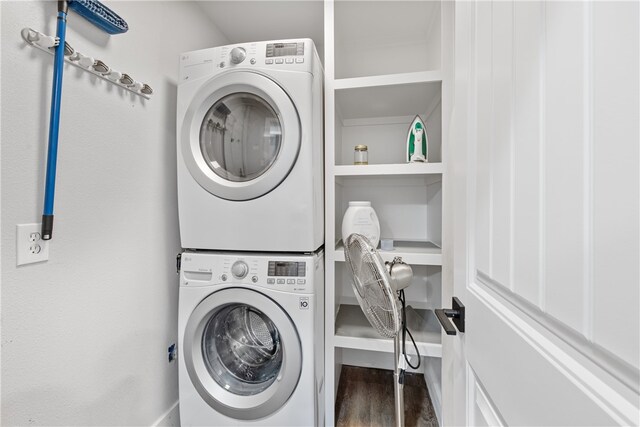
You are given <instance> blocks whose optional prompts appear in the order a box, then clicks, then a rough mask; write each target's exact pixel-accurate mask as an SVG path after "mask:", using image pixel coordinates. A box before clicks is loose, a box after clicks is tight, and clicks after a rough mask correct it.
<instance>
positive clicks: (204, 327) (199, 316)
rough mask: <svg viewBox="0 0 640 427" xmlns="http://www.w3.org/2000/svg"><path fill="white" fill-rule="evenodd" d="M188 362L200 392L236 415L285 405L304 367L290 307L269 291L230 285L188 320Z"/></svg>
mask: <svg viewBox="0 0 640 427" xmlns="http://www.w3.org/2000/svg"><path fill="white" fill-rule="evenodd" d="M182 346H183V348H184V362H185V366H186V368H187V372H188V374H189V378H190V379H191V383H192V384H193V385H194V387H195V389H196V390H197V392H198V394H199V395H200V397H202V399H203V400H204V401H205V402H207V403H208V404H209V405H210V406H211V407H212V408H214V409H215V410H216V411H218V412H220V413H222V414H224V415H227V416H229V417H231V418H235V419H240V420H254V419H258V418H262V417H265V416H267V415H269V414H271V413H272V412H274V411H276V410H278V409H280V408H281V407H282V405H284V404H285V403H286V402H287V400H289V398H290V397H291V395H292V394H293V392H294V390H295V389H296V387H297V385H298V381H299V379H300V374H301V372H302V347H301V344H300V337H299V336H298V331H297V330H296V327H295V325H294V324H293V322H292V321H291V318H290V317H289V316H288V315H287V313H286V312H285V311H284V310H283V309H282V307H280V305H278V304H277V303H276V302H275V301H274V300H272V299H271V298H269V297H267V296H266V295H264V294H262V293H260V292H257V291H253V290H250V289H246V288H226V289H223V290H221V291H218V292H214V293H212V294H211V295H209V296H208V297H207V298H205V299H204V300H202V301H201V302H200V304H198V306H197V307H196V308H195V309H194V310H193V312H192V313H191V316H190V317H189V321H188V322H187V325H186V328H185V333H184V339H183V342H182Z"/></svg>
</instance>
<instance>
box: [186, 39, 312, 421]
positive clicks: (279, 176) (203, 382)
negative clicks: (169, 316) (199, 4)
mask: <svg viewBox="0 0 640 427" xmlns="http://www.w3.org/2000/svg"><path fill="white" fill-rule="evenodd" d="M322 85H323V74H322V67H321V63H320V60H319V58H318V55H317V53H316V50H315V47H314V45H313V42H312V41H311V40H310V39H301V40H284V41H274V42H257V43H243V44H238V45H232V46H223V47H217V48H212V49H206V50H200V51H195V52H188V53H184V54H182V55H181V57H180V83H179V85H178V106H177V120H178V123H177V132H178V135H177V141H178V147H177V157H178V208H179V220H180V237H181V242H182V247H183V248H184V252H183V253H182V255H181V267H180V293H179V325H178V328H179V329H178V333H179V345H178V349H179V386H180V390H179V391H180V420H181V424H182V425H183V426H193V425H198V426H203V425H210V426H223V425H224V426H227V425H278V426H285V425H295V426H306V425H309V426H311V425H322V424H323V423H324V418H323V414H324V400H323V395H324V393H323V384H324V326H323V325H324V321H323V313H324V261H323V244H324V203H323V200H324V191H323V122H322V117H323V116H322V114H323V111H322V108H323V105H322Z"/></svg>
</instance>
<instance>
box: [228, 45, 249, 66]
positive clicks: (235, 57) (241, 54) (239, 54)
mask: <svg viewBox="0 0 640 427" xmlns="http://www.w3.org/2000/svg"><path fill="white" fill-rule="evenodd" d="M246 57H247V51H246V50H244V48H241V47H234V48H233V49H231V63H232V64H239V63H241V62H242V61H244V59H245V58H246Z"/></svg>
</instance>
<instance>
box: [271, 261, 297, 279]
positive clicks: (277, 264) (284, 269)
mask: <svg viewBox="0 0 640 427" xmlns="http://www.w3.org/2000/svg"><path fill="white" fill-rule="evenodd" d="M305 273H306V271H305V263H304V262H293V261H269V272H268V275H269V276H288V277H296V276H302V277H304V275H305Z"/></svg>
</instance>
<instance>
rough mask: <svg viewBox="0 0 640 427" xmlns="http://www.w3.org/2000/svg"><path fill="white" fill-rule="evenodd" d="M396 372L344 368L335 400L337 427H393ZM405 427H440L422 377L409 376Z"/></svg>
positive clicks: (405, 393) (405, 400)
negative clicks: (394, 378)
mask: <svg viewBox="0 0 640 427" xmlns="http://www.w3.org/2000/svg"><path fill="white" fill-rule="evenodd" d="M393 406H394V398H393V371H385V370H381V369H369V368H358V367H355V366H343V367H342V373H341V374H340V385H339V386H338V396H337V398H336V426H338V427H346V426H349V427H355V426H358V427H360V426H393V423H394V409H393ZM404 408H405V411H404V413H405V425H406V426H421V427H423V426H429V427H436V426H438V420H437V418H436V414H435V412H434V410H433V404H432V403H431V398H430V397H429V391H428V390H427V387H426V385H425V382H424V378H423V375H421V374H406V377H405V385H404Z"/></svg>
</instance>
